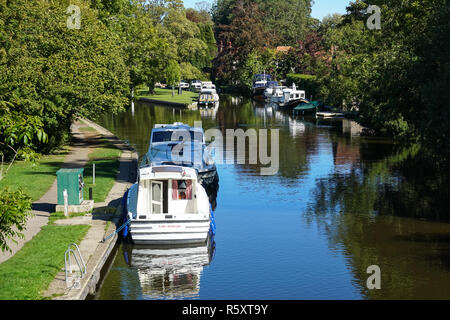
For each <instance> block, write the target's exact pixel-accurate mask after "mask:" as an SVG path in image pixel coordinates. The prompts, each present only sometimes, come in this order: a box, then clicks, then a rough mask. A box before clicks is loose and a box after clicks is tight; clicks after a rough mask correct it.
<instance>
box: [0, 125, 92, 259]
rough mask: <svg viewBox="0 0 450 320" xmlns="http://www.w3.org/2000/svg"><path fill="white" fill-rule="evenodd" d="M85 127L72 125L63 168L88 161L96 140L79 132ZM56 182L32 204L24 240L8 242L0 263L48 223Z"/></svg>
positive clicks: (51, 211)
mask: <svg viewBox="0 0 450 320" xmlns="http://www.w3.org/2000/svg"><path fill="white" fill-rule="evenodd" d="M82 126H85V125H84V124H82V123H80V122H77V123H75V124H73V125H72V127H71V131H72V136H73V139H72V143H71V145H70V151H69V154H68V155H67V156H66V159H65V160H64V164H63V165H62V167H63V168H77V167H84V165H85V164H86V162H87V161H88V154H89V153H90V152H91V150H92V148H94V147H95V145H96V144H97V143H98V142H97V138H96V136H95V135H93V134H92V133H84V132H80V130H79V128H80V127H82ZM57 202H58V200H57V181H56V174H55V181H54V183H53V184H52V186H51V187H50V189H49V190H48V191H47V193H46V194H45V195H44V196H43V197H42V198H41V199H39V200H38V201H36V202H35V203H33V214H34V215H33V216H32V217H31V218H30V219H28V221H27V224H26V228H25V231H24V232H23V234H24V236H25V238H24V239H18V240H17V243H14V242H13V241H11V240H9V241H8V246H9V247H10V248H11V250H12V252H4V253H2V252H0V263H2V262H5V261H6V260H8V259H9V258H11V257H12V256H14V255H15V254H16V252H17V251H19V250H20V249H21V248H22V247H23V246H24V244H25V243H26V242H28V241H30V240H31V239H32V238H33V237H34V236H35V235H36V234H38V233H39V232H40V231H41V228H42V227H43V226H45V225H47V223H48V218H49V216H50V214H51V213H53V212H55V207H56V204H57Z"/></svg>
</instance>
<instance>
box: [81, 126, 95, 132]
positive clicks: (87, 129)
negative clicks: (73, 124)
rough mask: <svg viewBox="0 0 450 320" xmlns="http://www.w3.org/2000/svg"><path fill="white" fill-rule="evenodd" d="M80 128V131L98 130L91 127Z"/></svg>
mask: <svg viewBox="0 0 450 320" xmlns="http://www.w3.org/2000/svg"><path fill="white" fill-rule="evenodd" d="M78 130H80V132H97V130H95V129H94V128H91V127H80V128H79V129H78Z"/></svg>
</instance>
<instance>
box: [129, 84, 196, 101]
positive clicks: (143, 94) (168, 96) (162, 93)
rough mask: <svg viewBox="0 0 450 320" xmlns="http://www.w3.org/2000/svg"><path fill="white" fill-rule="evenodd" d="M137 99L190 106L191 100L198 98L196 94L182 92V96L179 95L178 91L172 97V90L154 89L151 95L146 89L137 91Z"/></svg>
mask: <svg viewBox="0 0 450 320" xmlns="http://www.w3.org/2000/svg"><path fill="white" fill-rule="evenodd" d="M137 98H148V99H154V100H160V101H167V102H175V103H184V104H191V103H192V102H193V100H195V99H197V98H198V93H195V92H192V91H183V94H181V95H179V94H178V90H175V95H174V96H173V97H172V89H160V88H155V94H153V95H151V94H149V92H148V88H143V89H141V90H137Z"/></svg>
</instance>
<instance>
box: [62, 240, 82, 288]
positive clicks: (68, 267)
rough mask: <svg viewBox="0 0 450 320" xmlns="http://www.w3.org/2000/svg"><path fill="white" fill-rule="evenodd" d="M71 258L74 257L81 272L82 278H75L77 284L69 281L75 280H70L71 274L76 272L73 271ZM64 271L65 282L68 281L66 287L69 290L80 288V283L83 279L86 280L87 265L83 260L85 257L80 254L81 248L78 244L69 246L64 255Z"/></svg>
mask: <svg viewBox="0 0 450 320" xmlns="http://www.w3.org/2000/svg"><path fill="white" fill-rule="evenodd" d="M72 247H73V248H75V250H74V249H72ZM71 256H73V257H74V258H75V261H76V263H77V266H78V269H79V272H80V278H75V283H73V282H72V283H69V279H71V280H72V281H73V278H69V273H70V274H72V273H73V272H74V271H75V270H72V260H71ZM64 271H65V280H66V285H67V287H68V288H70V287H79V285H80V281H79V280H81V279H83V278H84V276H85V275H86V263H85V262H84V260H83V257H82V256H81V253H80V248H79V247H78V245H77V244H76V243H71V244H69V246H68V247H67V250H66V252H65V253H64Z"/></svg>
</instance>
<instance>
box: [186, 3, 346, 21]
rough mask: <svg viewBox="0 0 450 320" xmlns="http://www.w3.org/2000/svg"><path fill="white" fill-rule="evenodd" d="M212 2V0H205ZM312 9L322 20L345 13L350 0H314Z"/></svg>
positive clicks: (193, 5)
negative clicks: (327, 16) (328, 16)
mask: <svg viewBox="0 0 450 320" xmlns="http://www.w3.org/2000/svg"><path fill="white" fill-rule="evenodd" d="M183 1H184V6H185V7H186V8H195V4H196V3H197V2H200V1H205V0H183ZM206 1H208V2H209V3H212V2H213V1H212V0H206ZM314 2H315V3H314V6H313V10H312V16H313V17H314V18H317V19H320V20H322V18H323V17H325V16H326V15H327V14H330V13H341V14H344V13H345V7H346V6H347V5H348V4H349V3H350V0H315V1H314Z"/></svg>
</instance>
